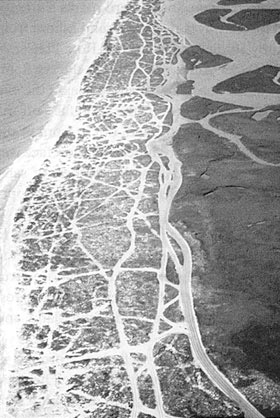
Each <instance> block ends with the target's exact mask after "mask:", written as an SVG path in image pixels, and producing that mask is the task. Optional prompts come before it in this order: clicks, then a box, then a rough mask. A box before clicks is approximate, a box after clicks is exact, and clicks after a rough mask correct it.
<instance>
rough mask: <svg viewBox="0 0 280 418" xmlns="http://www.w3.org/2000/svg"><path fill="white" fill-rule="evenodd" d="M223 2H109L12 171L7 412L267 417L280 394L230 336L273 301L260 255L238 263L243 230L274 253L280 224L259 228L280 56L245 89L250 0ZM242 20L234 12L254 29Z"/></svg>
mask: <svg viewBox="0 0 280 418" xmlns="http://www.w3.org/2000/svg"><path fill="white" fill-rule="evenodd" d="M243 1H244V2H245V3H246V0H243ZM247 1H248V0H247ZM256 1H257V0H256ZM241 2H242V1H241ZM249 2H250V1H249ZM260 2H262V1H260ZM222 3H226V4H227V3H236V4H235V6H236V5H237V4H238V3H240V1H239V0H220V1H219V2H218V0H217V1H216V2H214V1H211V2H209V1H207V0H197V1H195V0H189V1H185V2H184V1H183V0H177V1H171V0H166V1H163V0H130V1H124V0H123V1H120V2H118V4H115V2H114V1H106V2H105V4H104V5H103V6H102V9H101V10H100V11H99V13H98V14H96V15H95V17H94V18H93V19H92V21H91V23H90V25H89V26H88V27H87V28H86V29H85V32H84V34H83V35H82V36H81V38H80V39H79V40H78V41H77V43H76V48H77V59H76V61H75V63H74V65H73V68H72V70H71V71H70V73H69V74H68V75H67V76H66V78H65V79H64V80H63V81H62V85H61V89H59V91H58V92H57V97H58V100H57V103H56V104H55V105H54V108H53V116H52V119H51V120H50V122H49V123H48V125H47V126H46V127H45V129H44V131H43V132H42V135H41V136H40V138H38V139H37V141H36V142H34V144H33V145H32V147H31V149H30V150H29V151H28V152H27V153H26V154H24V155H23V156H22V157H21V158H19V159H18V160H17V162H15V164H14V165H13V166H12V167H11V168H10V171H9V170H8V171H7V172H6V174H5V176H2V177H1V184H2V190H3V196H4V197H5V193H6V195H7V196H8V197H7V203H6V204H4V203H3V211H2V217H1V220H2V222H1V233H2V237H4V239H3V240H2V243H1V244H2V246H1V257H2V264H1V270H2V273H3V279H1V283H0V284H1V299H2V300H3V301H4V305H3V307H2V310H1V315H2V322H1V323H0V325H1V337H2V339H3V344H2V346H3V353H4V363H3V368H2V369H3V370H4V373H3V377H2V379H1V381H0V384H1V385H2V386H1V393H0V395H1V394H2V395H3V396H2V399H5V402H4V403H6V405H4V406H3V405H1V406H2V411H0V412H2V415H3V416H4V417H5V418H10V417H14V418H24V417H26V418H31V417H33V416H34V418H35V417H36V418H43V416H54V418H56V417H57V418H59V417H62V416H63V417H66V418H67V417H69V418H74V417H75V418H78V417H83V418H107V417H109V416H114V417H119V418H163V417H164V418H171V417H176V418H179V417H186V418H188V417H191V416H199V417H200V416H203V417H206V416H208V414H209V415H210V416H215V417H216V416H217V417H218V416H219V417H220V416H221V417H222V416H223V417H225V416H227V417H233V416H234V417H236V418H241V417H244V416H245V417H246V418H256V417H259V418H263V417H264V416H265V415H266V413H265V410H266V407H267V410H268V407H270V408H271V410H272V409H274V410H276V408H277V407H278V406H279V401H278V400H277V399H276V400H275V399H274V391H275V393H276V391H277V388H279V385H278V383H277V381H276V380H275V381H273V379H271V380H270V379H269V375H268V374H266V370H265V371H264V373H263V374H262V373H261V372H259V369H258V367H259V366H258V362H257V361H256V360H255V363H254V361H253V362H251V363H250V364H251V365H252V367H251V369H250V370H249V371H247V370H246V371H244V366H245V364H246V363H245V362H246V361H248V362H249V361H250V356H249V355H248V356H247V357H245V355H244V353H243V352H242V349H240V350H239V349H238V347H235V346H234V342H233V341H237V343H236V345H237V344H238V343H239V341H240V338H241V337H240V335H239V334H238V333H237V331H238V330H243V329H246V325H247V324H248V323H249V321H250V313H251V312H250V310H249V308H248V311H246V309H247V305H249V307H250V308H251V306H253V303H256V305H258V306H262V303H263V306H264V309H265V302H266V301H265V302H263V299H261V297H262V293H264V292H265V291H266V288H265V285H263V287H261V288H260V289H261V291H260V292H259V293H261V296H259V295H258V296H257V297H255V295H254V293H253V292H254V285H253V284H252V283H255V284H256V286H259V282H258V281H257V280H256V281H255V282H253V279H255V274H254V270H253V269H252V268H251V265H250V270H249V269H247V266H246V267H245V268H244V269H243V270H242V269H241V268H240V269H239V267H240V266H241V267H242V266H243V265H242V263H244V264H246V263H247V259H246V258H244V260H245V261H244V260H243V258H242V257H246V256H247V255H248V254H247V252H246V251H243V247H241V245H245V246H244V248H246V245H248V246H250V245H252V253H253V254H254V252H255V247H256V248H257V249H259V247H258V244H259V242H260V243H261V246H260V248H261V255H262V251H263V250H264V251H265V250H266V249H267V247H266V246H263V245H262V244H263V240H264V242H265V245H266V243H267V233H268V232H267V231H269V227H271V228H273V227H274V226H273V223H271V225H270V224H269V226H268V227H267V228H268V229H267V230H266V229H264V231H265V233H264V234H263V232H262V231H263V230H262V229H261V228H263V225H264V224H265V225H266V223H268V222H269V221H270V218H272V217H273V216H270V215H271V214H272V215H273V214H275V213H274V212H273V210H276V208H277V203H278V200H277V199H278V197H277V194H276V187H275V184H274V183H273V182H275V183H276V180H277V169H278V167H279V162H278V160H277V157H278V153H277V152H276V153H275V155H274V150H276V151H277V133H278V132H279V125H280V124H279V117H280V116H279V115H280V106H278V105H277V100H276V97H277V96H276V94H272V95H271V92H272V93H275V92H277V91H278V90H277V89H278V88H279V86H278V84H279V80H278V73H277V65H276V64H277V63H276V62H271V64H275V65H274V66H273V65H268V66H264V68H263V67H261V68H260V69H255V68H254V65H253V64H252V68H251V67H250V69H251V70H252V71H251V72H250V74H249V76H250V77H251V81H252V80H253V81H252V82H251V84H250V89H251V90H250V89H249V88H248V83H247V85H246V80H247V78H246V77H248V74H247V73H246V71H245V70H246V68H245V67H244V66H242V65H241V64H242V63H245V64H246V57H243V58H242V53H241V52H240V53H239V52H238V51H237V49H235V51H234V53H233V55H231V53H230V52H231V51H230V48H228V54H226V52H227V47H229V46H230V35H229V33H228V31H229V29H228V28H229V26H230V24H229V21H227V17H229V18H232V17H234V16H236V13H235V12H239V11H241V12H242V10H244V9H245V7H247V6H244V5H242V6H239V5H238V6H236V7H235V6H233V7H232V8H233V9H234V11H232V12H230V13H228V16H226V15H225V12H224V11H222V12H221V15H217V10H216V9H218V7H219V8H222V7H223V6H221V7H220V6H219V4H222ZM267 3H268V4H270V5H271V7H272V5H273V3H272V2H267ZM208 7H212V9H211V10H210V12H209V11H208V10H206V9H207V8H208ZM259 7H260V8H261V6H259ZM213 8H214V9H215V10H214V9H213ZM256 8H257V6H253V8H252V9H256ZM213 10H214V11H213ZM182 11H183V13H182ZM120 13H121V14H120ZM218 13H220V12H219V10H218ZM207 14H209V15H210V17H211V16H213V15H214V16H218V17H217V18H216V20H214V24H213V19H212V20H211V19H208V17H207V16H208V15H207ZM215 14H216V15H215ZM201 15H202V17H201ZM253 15H254V16H255V14H254V13H253ZM268 15H269V13H268ZM118 16H120V19H117V17H118ZM196 16H199V18H198V19H200V20H201V22H203V24H201V23H200V22H199V21H198V20H195V17H196ZM205 16H206V18H205ZM279 16H280V15H279ZM279 20H280V17H279ZM209 22H210V23H209ZM237 23H238V22H237ZM245 23H246V22H245ZM245 23H244V22H243V23H242V22H241V23H240V22H239V23H238V24H237V25H236V26H235V28H234V29H232V28H233V26H231V29H232V30H235V31H236V32H237V31H240V32H241V31H243V29H244V33H245V38H246V37H247V39H251V40H252V39H253V38H254V37H253V35H252V32H254V31H253V30H252V31H251V32H250V30H249V29H251V28H249V29H248V31H247V28H246V27H245ZM210 24H213V25H216V27H218V30H217V28H213V27H210V28H209V25H210ZM250 24H251V25H252V26H254V25H255V24H256V23H255V22H252V21H251V23H250ZM210 26H211V25H210ZM220 27H222V28H226V30H225V33H226V36H225V38H227V41H226V42H225V43H227V45H223V31H222V30H221V31H220V29H219V28H220ZM200 29H201V30H200ZM261 30H262V29H260V32H259V28H257V32H256V33H258V34H259V33H261ZM274 30H275V27H274ZM105 31H106V32H105ZM200 32H201V33H203V36H202V35H201V33H200ZM247 32H248V33H249V32H250V34H249V35H248V33H247ZM271 33H272V29H271ZM106 34H107V37H106V42H105V45H104V47H105V48H104V50H102V47H103V43H104V39H105V35H106ZM208 34H209V36H208ZM217 34H219V36H217ZM270 35H271V34H270ZM259 36H260V35H258V36H256V37H255V42H258V40H259V39H260V37H259ZM202 38H203V39H204V38H205V44H204V43H203V39H202ZM216 38H217V39H218V38H219V41H217V48H216V49H215V39H216ZM221 39H222V40H221ZM233 43H236V42H235V41H234V40H233ZM235 47H236V45H235ZM256 47H257V45H256ZM92 48H93V49H92ZM274 48H275V45H274ZM102 52H103V53H102ZM256 55H258V59H256V61H255V64H256V65H259V64H265V62H263V61H262V60H261V61H259V58H260V56H261V54H260V53H259V51H258V52H256ZM235 61H236V62H235ZM238 62H239V64H240V68H241V67H242V68H241V70H240V71H243V72H242V74H241V75H240V74H238V68H239V67H238V64H237V63H238ZM244 71H245V72H244ZM252 73H253V75H252ZM196 74H197V75H196ZM216 74H218V76H217V77H216ZM272 77H274V78H272ZM244 78H245V81H244ZM232 79H233V81H232ZM236 79H237V81H236ZM240 79H241V81H240ZM260 79H261V80H265V83H264V86H263V90H264V91H265V92H266V93H267V94H263V95H262V91H260V90H256V89H257V87H258V84H259V83H258V81H259V80H260ZM217 81H219V83H218V84H217V83H216V82H217ZM206 84H207V88H206ZM201 86H203V87H201ZM240 86H241V87H242V88H241V87H240ZM256 86H257V87H256ZM246 89H247V90H246ZM254 89H255V90H254ZM273 89H274V90H273ZM252 91H253V92H254V93H253V94H256V96H252V95H250V94H251V93H252ZM224 92H226V93H224ZM198 93H199V95H198ZM248 94H249V95H248ZM232 97H233V99H232ZM255 97H261V100H260V103H259V104H256V103H255ZM224 99H225V100H224ZM231 99H232V100H231ZM245 104H246V105H245ZM264 105H266V107H265V108H262V107H263V106H264ZM267 132H268V135H267ZM264 135H265V139H267V142H265V140H264ZM266 137H267V138H266ZM264 144H265V145H266V146H263V145H264ZM17 166H18V168H17ZM272 170H274V171H272ZM274 173H275V174H274ZM278 173H279V171H278ZM31 181H32V182H31ZM260 182H261V184H260ZM268 199H270V200H268ZM267 201H268V202H272V205H271V206H272V207H271V208H269V210H268V209H267V206H269V203H267ZM255 203H256V204H257V205H259V207H258V208H257V210H256V211H254V210H252V207H254V205H255ZM243 207H244V210H243ZM215 211H217V213H216V212H215ZM219 211H220V213H219ZM215 222H217V225H216V224H215ZM228 224H229V226H230V227H231V228H232V231H231V228H229V227H228ZM236 224H237V226H236ZM259 228H260V229H259ZM264 228H265V227H264ZM255 231H256V232H255ZM231 233H232V235H231ZM236 234H237V238H236ZM238 234H239V235H238ZM262 234H263V235H262ZM247 237H249V239H248V240H247ZM243 242H245V244H243ZM275 242H276V239H275ZM219 245H220V246H221V247H218V249H217V246H219ZM233 245H237V247H238V250H239V247H240V248H241V250H240V251H239V252H238V251H237V250H235V251H236V252H234V250H232V248H233ZM275 245H276V244H275ZM224 247H225V248H226V249H227V250H228V253H225V254H224V253H222V250H223V248H224ZM220 248H222V250H221V249H220ZM216 249H217V250H216ZM219 251H220V252H219ZM243 253H244V254H243ZM236 254H238V257H237V256H236ZM268 256H269V257H271V258H270V259H269V260H273V261H274V258H273V256H274V254H273V249H272V256H271V254H270V253H268ZM248 257H249V261H250V263H252V259H253V263H254V258H252V255H251V253H249V256H248ZM250 257H251V258H250ZM234 258H235V260H234ZM259 258H261V257H259ZM263 258H266V257H265V256H264V257H263ZM255 259H257V258H255ZM234 263H235V264H234ZM274 265H276V262H275V263H274V264H273V266H274ZM247 272H248V274H251V275H252V276H253V279H252V278H251V276H250V277H249V278H248V281H247ZM271 272H272V273H273V267H272V268H271ZM272 273H271V276H272V275H273V274H272ZM261 278H262V276H261ZM249 279H251V281H252V282H251V283H250V280H249ZM268 279H269V278H268ZM273 280H274V278H273V277H272V278H271V282H269V283H271V284H272V285H273V284H274V282H273ZM248 283H249V284H248ZM262 283H263V282H261V286H262ZM242 286H244V287H242ZM246 286H247V287H248V288H249V290H248V288H246ZM268 287H269V285H267V288H268ZM235 288H237V290H236V289H235ZM250 291H252V294H251V293H250ZM20 292H22V298H21V293H20ZM238 292H239V293H238ZM246 292H247V293H246ZM271 293H273V292H271ZM274 293H276V292H274ZM240 295H241V296H242V298H243V299H242V301H241V303H240V300H239V299H237V298H238V297H240ZM251 295H252V297H251ZM268 296H269V297H270V295H268ZM17 297H18V299H17ZM254 297H255V299H254ZM272 297H274V295H272ZM264 300H265V299H264ZM21 301H22V303H21ZM238 302H239V303H240V304H239V305H238ZM251 304H252V305H251ZM239 308H240V309H241V312H239ZM252 309H253V308H252ZM252 312H253V313H252V317H253V318H259V317H261V314H262V312H261V309H256V310H255V311H253V310H252ZM259 312H260V314H259ZM238 315H239V319H236V318H237V317H238ZM254 315H255V316H254ZM258 315H260V316H259V317H258ZM268 318H269V316H268ZM223 321H224V322H223ZM242 321H243V322H242ZM246 321H247V322H246ZM239 322H240V323H241V325H240V324H239ZM235 327H236V328H235ZM238 327H240V328H238ZM236 329H237V331H236ZM238 338H239V339H238ZM245 342H246V340H245ZM223 343H225V350H224V346H223ZM230 344H231V345H230ZM227 350H228V351H227ZM243 355H244V357H242V356H243ZM240 358H241V360H242V361H243V363H242V362H241V361H240V363H238V359H240ZM244 359H245V360H244ZM235 361H236V363H235ZM236 364H237V366H236ZM255 365H256V366H255ZM246 372H247V373H246ZM265 385H267V386H265ZM262 386H265V387H269V390H268V391H266V390H262V391H260V390H259V387H262ZM267 392H269V393H268V394H267ZM275 398H276V397H275ZM6 400H7V402H6ZM4 403H3V404H4ZM9 414H10V415H9ZM0 415H1V414H0Z"/></svg>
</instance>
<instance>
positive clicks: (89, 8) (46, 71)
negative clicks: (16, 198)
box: [0, 0, 104, 174]
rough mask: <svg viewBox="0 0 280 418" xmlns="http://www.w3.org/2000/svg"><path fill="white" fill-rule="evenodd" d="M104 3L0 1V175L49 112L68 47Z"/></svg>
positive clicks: (69, 56)
mask: <svg viewBox="0 0 280 418" xmlns="http://www.w3.org/2000/svg"><path fill="white" fill-rule="evenodd" d="M102 3H104V0H1V1H0V115H1V124H0V174H1V173H3V172H4V171H5V169H6V168H7V167H8V166H9V165H10V164H11V163H12V162H13V161H14V160H15V159H16V158H17V157H18V156H19V155H20V154H22V153H23V152H24V151H25V150H26V149H27V148H28V147H29V146H30V144H31V142H32V140H33V139H34V138H35V137H36V135H38V134H39V132H40V131H41V130H42V128H43V126H44V125H45V123H46V122H47V120H48V118H49V116H50V113H51V111H52V106H51V104H52V103H53V102H54V100H55V96H56V90H57V88H58V87H59V84H60V81H61V78H62V77H63V76H64V75H65V74H66V73H67V71H68V69H69V67H70V66H71V64H72V63H73V61H74V59H75V48H74V42H75V40H76V39H78V38H79V36H80V35H81V33H82V32H83V30H84V28H85V26H86V25H87V23H88V22H89V21H90V19H91V18H92V17H93V16H94V14H95V12H96V11H97V10H98V9H99V8H100V6H101V5H102Z"/></svg>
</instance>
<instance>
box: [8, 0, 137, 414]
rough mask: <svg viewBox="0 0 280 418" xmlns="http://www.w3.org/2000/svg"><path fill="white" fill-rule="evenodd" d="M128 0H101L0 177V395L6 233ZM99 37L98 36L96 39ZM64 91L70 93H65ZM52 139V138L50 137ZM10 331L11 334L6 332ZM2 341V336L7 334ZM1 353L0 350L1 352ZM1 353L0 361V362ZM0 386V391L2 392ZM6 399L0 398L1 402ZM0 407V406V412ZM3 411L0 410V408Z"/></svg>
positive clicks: (11, 305) (11, 296)
mask: <svg viewBox="0 0 280 418" xmlns="http://www.w3.org/2000/svg"><path fill="white" fill-rule="evenodd" d="M128 2H129V0H120V1H118V4H116V2H114V0H106V1H105V2H104V4H103V5H102V6H101V8H100V9H99V10H98V11H97V12H96V13H95V15H94V16H93V18H92V19H91V21H90V22H89V23H88V24H87V25H86V27H85V30H84V31H83V33H82V34H81V36H80V37H79V39H77V41H75V43H74V48H75V49H76V51H77V52H76V54H77V57H76V59H75V61H74V63H73V65H72V66H71V68H70V71H69V73H68V74H66V75H65V76H64V77H63V78H62V83H61V84H60V86H59V87H58V88H57V92H56V97H58V98H59V99H58V101H57V103H56V102H54V106H53V110H52V112H51V117H50V120H49V121H48V122H47V124H46V125H45V127H44V128H43V131H42V133H41V134H39V135H38V136H37V137H36V138H35V140H34V141H33V143H32V145H31V146H30V147H29V149H28V150H27V151H26V152H24V153H23V154H22V155H21V156H20V157H18V158H17V159H16V160H15V161H14V162H13V163H12V164H11V166H9V167H8V168H7V169H6V170H5V171H4V173H2V174H1V176H0V236H1V237H2V239H1V243H0V298H1V300H3V304H1V309H0V338H1V341H0V348H1V374H2V376H1V375H0V393H1V394H2V393H3V392H4V393H6V392H7V388H6V387H5V385H6V384H5V383H3V382H4V380H5V375H6V370H7V369H8V368H10V367H11V364H12V361H13V351H14V347H15V338H16V328H17V327H16V326H15V324H16V323H17V317H18V315H19V313H18V311H17V309H18V307H17V306H16V305H15V284H14V280H12V282H11V277H12V275H11V274H10V270H11V267H10V263H11V262H12V255H11V254H10V247H11V243H10V242H11V232H12V225H13V219H14V216H15V213H16V211H17V209H18V207H19V205H20V203H21V201H22V199H23V196H24V193H25V191H26V187H27V185H28V184H29V183H30V181H31V180H32V178H33V177H34V175H35V174H36V173H38V172H39V170H40V167H41V166H42V163H43V161H44V160H45V159H46V158H48V154H49V153H50V152H51V150H52V149H53V147H54V145H55V143H56V142H57V140H58V138H59V137H60V135H61V134H62V133H63V132H64V131H65V130H67V129H68V128H69V125H70V126H71V122H72V121H73V120H74V115H75V112H76V105H77V97H78V95H79V92H80V85H81V82H82V79H83V77H84V75H85V73H86V71H87V70H88V68H89V66H90V65H91V64H92V63H93V62H94V61H95V60H96V59H97V58H98V57H99V56H100V55H101V53H102V51H103V50H104V48H106V45H104V43H105V41H106V37H107V34H108V31H109V30H110V29H111V27H112V25H113V24H114V22H115V21H116V20H117V19H118V17H119V15H120V13H121V12H122V10H123V9H124V7H125V6H126V4H127V3H128ZM100 34H101V36H100ZM69 90H70V93H69ZM51 138H52V139H51ZM11 330H14V331H11ZM7 334H8V336H7V338H5V341H3V335H7ZM2 350H3V351H2ZM2 353H3V358H2ZM3 386H4V388H3ZM5 398H6V395H4V396H1V399H5ZM2 406H3V404H2V403H1V405H0V413H1V412H2V411H1V408H2ZM3 408H5V407H4V406H3Z"/></svg>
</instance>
